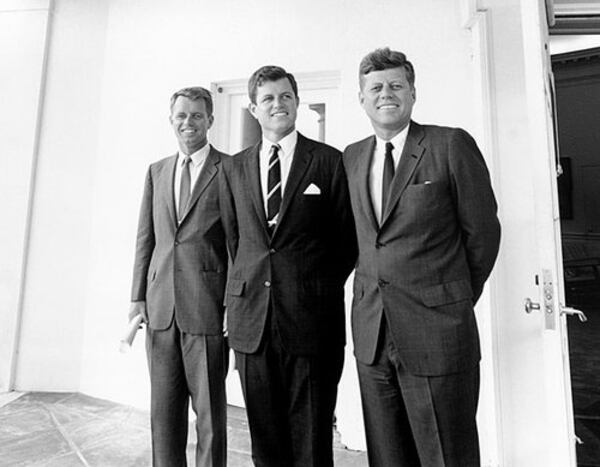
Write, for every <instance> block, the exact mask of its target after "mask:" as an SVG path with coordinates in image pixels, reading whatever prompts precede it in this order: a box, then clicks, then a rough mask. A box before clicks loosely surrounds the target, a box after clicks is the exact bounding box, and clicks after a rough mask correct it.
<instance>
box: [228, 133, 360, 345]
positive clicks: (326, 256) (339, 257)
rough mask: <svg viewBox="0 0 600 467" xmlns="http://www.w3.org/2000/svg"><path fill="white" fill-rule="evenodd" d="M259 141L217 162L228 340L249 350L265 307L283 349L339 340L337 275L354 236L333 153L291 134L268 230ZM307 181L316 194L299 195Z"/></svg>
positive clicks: (351, 256) (344, 271)
mask: <svg viewBox="0 0 600 467" xmlns="http://www.w3.org/2000/svg"><path fill="white" fill-rule="evenodd" d="M259 149H260V143H259V144H257V145H256V146H254V147H250V148H248V149H246V150H244V151H242V152H241V153H239V154H237V155H235V156H233V157H232V158H230V159H227V160H224V161H223V170H222V171H221V172H220V173H219V176H220V179H219V181H220V189H221V191H220V201H221V203H222V217H223V221H224V225H225V230H226V234H227V242H228V246H229V251H230V254H231V257H232V265H231V269H230V273H229V280H228V283H227V292H226V306H227V319H228V331H229V344H230V346H231V347H233V348H234V349H235V350H237V351H240V352H244V353H253V352H255V351H256V350H257V348H258V346H259V344H260V342H261V339H262V336H263V333H264V332H265V327H266V326H267V322H268V321H267V314H268V311H269V308H270V309H271V313H272V318H271V319H273V320H275V324H276V326H277V328H278V331H279V334H280V335H281V339H282V342H283V345H284V346H285V348H286V350H287V351H288V352H290V353H292V354H295V355H316V354H317V353H318V352H319V351H320V350H322V349H323V348H327V347H330V346H338V347H343V345H344V344H345V330H344V282H345V280H346V278H347V276H348V274H349V273H350V271H351V270H352V268H353V266H354V263H355V260H356V236H355V232H354V223H353V220H352V212H351V207H350V199H349V195H348V186H347V182H346V174H345V172H344V168H343V165H342V158H341V153H340V152H339V151H338V150H336V149H334V148H332V147H330V146H327V145H325V144H323V143H319V142H316V141H312V140H310V139H307V138H305V137H304V136H302V135H301V134H298V142H297V144H296V150H295V152H294V156H293V161H292V165H291V167H290V172H289V175H288V179H287V183H286V185H285V189H284V193H283V200H282V205H281V209H280V211H279V218H278V219H279V222H278V224H277V226H276V228H275V231H274V232H273V235H272V237H271V236H270V235H269V232H268V231H267V220H266V215H265V209H264V204H263V199H262V192H261V185H260V171H259ZM311 184H314V185H316V186H317V187H318V188H319V189H320V194H312V195H311V194H304V191H305V190H306V189H307V187H308V186H310V185H311Z"/></svg>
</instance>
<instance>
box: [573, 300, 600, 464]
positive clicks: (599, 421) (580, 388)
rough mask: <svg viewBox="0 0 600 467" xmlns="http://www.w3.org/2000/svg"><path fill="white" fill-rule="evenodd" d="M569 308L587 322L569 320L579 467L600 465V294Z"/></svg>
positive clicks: (575, 302) (578, 301)
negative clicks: (580, 442)
mask: <svg viewBox="0 0 600 467" xmlns="http://www.w3.org/2000/svg"><path fill="white" fill-rule="evenodd" d="M568 303H569V305H573V306H576V307H577V308H579V309H581V310H583V311H584V312H585V314H586V315H587V318H588V320H587V322H585V323H581V322H580V321H579V320H578V319H577V318H576V317H572V318H569V320H568V324H567V326H568V330H569V355H570V362H571V387H572V392H573V410H574V412H575V433H576V434H577V436H578V437H579V439H580V440H581V441H582V442H583V444H579V445H577V465H578V466H579V467H597V466H600V345H598V343H599V342H600V306H599V305H598V303H600V291H599V292H598V293H596V294H587V295H586V296H580V297H573V299H571V301H570V302H568Z"/></svg>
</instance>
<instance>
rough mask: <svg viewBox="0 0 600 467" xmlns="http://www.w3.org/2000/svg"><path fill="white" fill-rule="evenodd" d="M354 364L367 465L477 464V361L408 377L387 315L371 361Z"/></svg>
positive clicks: (430, 466) (460, 466) (470, 466)
mask: <svg viewBox="0 0 600 467" xmlns="http://www.w3.org/2000/svg"><path fill="white" fill-rule="evenodd" d="M357 365H358V376H359V381H360V392H361V399H362V405H363V415H364V420H365V431H366V436H367V455H368V459H369V465H370V467H389V466H392V465H393V466H398V467H401V466H406V467H416V466H422V467H442V466H446V467H450V466H456V467H476V466H479V465H480V460H479V438H478V435H477V425H476V421H475V415H476V413H477V402H478V398H479V365H477V366H476V367H475V368H473V369H472V370H471V371H467V372H462V373H456V374H451V375H443V376H433V377H432V376H416V375H412V374H410V373H408V372H407V371H406V368H405V367H404V365H403V364H402V360H401V358H400V355H399V353H398V351H397V350H396V348H395V346H394V343H393V342H392V339H391V336H390V333H389V331H388V326H387V325H386V320H385V319H382V329H381V332H380V336H379V344H378V350H377V356H376V360H375V362H374V363H373V364H372V365H366V364H364V363H361V362H358V361H357Z"/></svg>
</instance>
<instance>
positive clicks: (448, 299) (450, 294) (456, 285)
mask: <svg viewBox="0 0 600 467" xmlns="http://www.w3.org/2000/svg"><path fill="white" fill-rule="evenodd" d="M471 298H473V291H472V290H471V283H470V282H469V281H467V280H460V281H454V282H445V283H444V284H438V285H434V286H431V287H425V288H424V289H421V299H422V300H423V303H424V304H425V305H426V306H429V307H436V306H441V305H448V304H450V303H456V302H460V301H461V300H468V299H471Z"/></svg>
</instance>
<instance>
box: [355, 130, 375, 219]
mask: <svg viewBox="0 0 600 467" xmlns="http://www.w3.org/2000/svg"><path fill="white" fill-rule="evenodd" d="M374 151H375V136H372V137H370V138H369V139H367V140H366V141H365V142H364V144H363V145H362V146H361V147H359V148H357V152H358V154H357V155H356V158H357V159H358V160H357V169H356V175H357V177H356V178H357V182H358V194H359V197H360V204H361V205H362V208H363V211H364V213H365V216H366V217H367V219H368V221H369V223H370V224H371V226H372V227H373V229H374V230H378V229H379V222H378V221H377V218H376V216H375V211H374V210H373V200H372V199H371V190H370V189H369V178H370V174H371V164H372V162H373V152H374Z"/></svg>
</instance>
